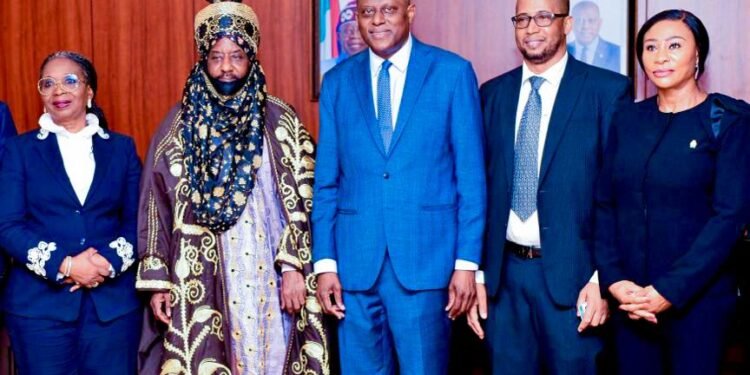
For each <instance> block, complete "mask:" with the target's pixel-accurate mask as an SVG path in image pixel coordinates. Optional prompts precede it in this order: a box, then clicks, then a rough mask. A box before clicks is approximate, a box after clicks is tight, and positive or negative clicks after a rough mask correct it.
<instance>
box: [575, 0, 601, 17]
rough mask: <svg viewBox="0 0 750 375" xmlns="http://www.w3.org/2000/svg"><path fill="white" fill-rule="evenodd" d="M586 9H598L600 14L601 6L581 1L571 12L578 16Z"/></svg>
mask: <svg viewBox="0 0 750 375" xmlns="http://www.w3.org/2000/svg"><path fill="white" fill-rule="evenodd" d="M586 8H592V9H596V11H597V12H599V5H597V4H596V3H595V2H593V1H589V0H584V1H581V2H580V3H578V4H576V5H575V6H574V7H573V10H572V11H571V13H572V14H577V13H578V12H580V11H582V10H584V9H586Z"/></svg>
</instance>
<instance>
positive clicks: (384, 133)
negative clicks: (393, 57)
mask: <svg viewBox="0 0 750 375" xmlns="http://www.w3.org/2000/svg"><path fill="white" fill-rule="evenodd" d="M391 65H393V63H392V62H390V61H388V60H385V61H383V65H382V66H381V68H380V73H378V127H379V128H380V137H381V138H382V139H383V146H384V147H385V152H386V153H388V148H390V147H391V137H393V121H392V120H391V74H390V73H389V72H388V69H389V68H390V67H391Z"/></svg>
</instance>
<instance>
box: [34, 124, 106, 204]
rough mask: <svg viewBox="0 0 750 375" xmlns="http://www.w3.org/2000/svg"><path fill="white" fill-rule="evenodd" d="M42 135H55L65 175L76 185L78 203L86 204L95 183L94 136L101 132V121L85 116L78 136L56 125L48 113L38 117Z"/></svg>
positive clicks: (74, 187) (74, 186)
mask: <svg viewBox="0 0 750 375" xmlns="http://www.w3.org/2000/svg"><path fill="white" fill-rule="evenodd" d="M39 126H40V128H41V129H42V130H41V131H42V132H48V133H53V134H54V135H55V137H56V138H57V145H58V147H59V149H60V155H61V156H62V160H63V165H64V166H65V173H66V174H67V175H68V180H70V184H71V185H72V186H73V191H75V193H76V197H77V198H78V202H79V203H80V204H81V205H83V204H84V203H86V196H87V195H88V194H89V189H90V188H91V183H92V182H93V181H94V172H95V171H96V160H95V159H94V143H93V141H92V137H93V136H94V135H96V134H98V133H100V132H101V128H100V127H99V119H98V118H97V117H96V116H95V115H93V114H87V115H86V126H85V127H84V128H83V129H81V130H79V131H78V132H76V133H71V132H69V131H68V129H66V128H64V127H62V126H60V125H57V124H55V123H54V122H53V121H52V117H51V116H50V115H49V114H46V113H45V114H44V115H42V116H41V117H40V118H39Z"/></svg>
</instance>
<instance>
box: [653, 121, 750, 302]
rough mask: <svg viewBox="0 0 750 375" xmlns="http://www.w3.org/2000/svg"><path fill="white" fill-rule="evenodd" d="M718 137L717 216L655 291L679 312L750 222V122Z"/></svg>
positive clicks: (716, 269)
mask: <svg viewBox="0 0 750 375" xmlns="http://www.w3.org/2000/svg"><path fill="white" fill-rule="evenodd" d="M722 132H723V133H722V134H720V135H719V137H718V139H717V142H718V146H719V147H718V151H717V155H716V172H715V176H714V191H713V212H714V215H713V216H712V217H711V218H710V219H709V220H708V222H707V223H706V224H705V225H704V226H703V229H702V230H701V231H700V232H699V234H698V236H697V237H696V239H695V241H694V242H693V244H692V246H691V247H690V249H689V250H688V251H687V252H686V253H685V254H684V255H682V256H681V257H680V258H679V259H678V260H677V261H676V262H675V263H674V264H673V266H672V268H671V269H670V270H669V271H668V272H666V273H665V274H664V275H662V276H661V277H659V278H658V279H656V281H655V282H654V288H655V289H656V290H657V291H658V292H659V293H660V294H661V295H662V296H664V298H666V299H667V300H668V301H669V302H671V303H672V305H674V306H675V307H677V308H680V307H683V306H685V305H686V304H688V303H689V302H690V301H691V300H692V298H693V297H694V296H695V295H697V294H698V293H700V292H701V291H702V290H703V289H704V288H705V287H706V286H707V285H708V284H709V283H710V282H711V280H712V279H713V278H714V277H715V276H716V275H717V273H718V272H720V270H721V268H722V266H723V265H724V264H725V263H726V262H727V260H728V259H729V257H730V255H731V253H732V249H733V248H734V246H735V244H736V243H737V240H738V239H739V238H740V236H741V234H742V230H743V227H744V225H745V224H747V223H748V221H749V220H750V195H748V192H749V191H750V173H747V171H750V152H748V145H749V144H750V117H749V116H748V115H744V116H742V117H739V118H738V119H737V120H736V121H733V122H732V124H731V125H729V126H727V127H726V129H723V130H722Z"/></svg>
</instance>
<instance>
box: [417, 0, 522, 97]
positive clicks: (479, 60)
mask: <svg viewBox="0 0 750 375" xmlns="http://www.w3.org/2000/svg"><path fill="white" fill-rule="evenodd" d="M415 4H416V6H417V14H416V18H415V21H414V35H415V36H416V37H417V38H419V39H420V40H422V41H423V42H426V43H429V44H433V45H437V46H440V47H442V48H445V49H448V50H451V51H453V52H456V53H458V54H459V55H461V56H463V57H464V58H466V59H468V60H469V61H471V62H472V64H473V65H474V70H475V71H476V73H477V79H478V80H479V83H480V84H481V83H483V82H485V81H487V80H489V79H491V78H493V77H495V76H497V75H500V74H502V73H505V72H507V71H509V70H511V69H513V68H515V67H517V66H519V65H520V64H521V54H520V53H519V52H518V49H517V48H516V42H515V36H514V31H513V24H512V23H511V21H510V18H511V17H512V16H514V15H515V10H516V8H515V1H510V0H506V1H497V0H472V1H471V2H467V1H453V0H415Z"/></svg>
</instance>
